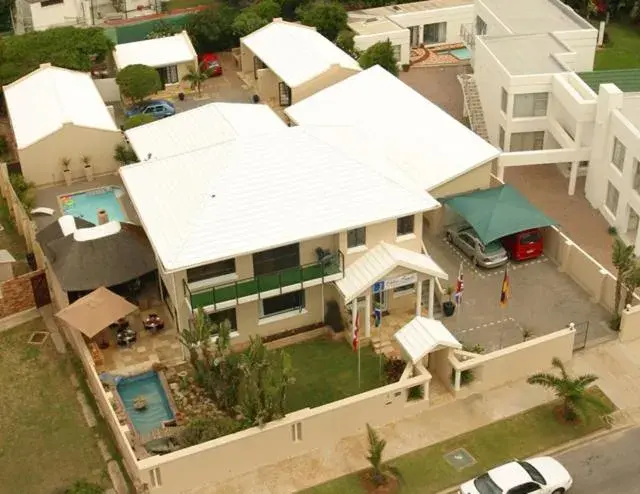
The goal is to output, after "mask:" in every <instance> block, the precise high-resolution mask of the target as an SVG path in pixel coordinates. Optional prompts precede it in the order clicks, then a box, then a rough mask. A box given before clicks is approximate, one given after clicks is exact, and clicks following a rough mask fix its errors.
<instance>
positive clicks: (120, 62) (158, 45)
mask: <svg viewBox="0 0 640 494" xmlns="http://www.w3.org/2000/svg"><path fill="white" fill-rule="evenodd" d="M113 58H114V60H115V62H116V67H117V68H118V70H121V69H124V68H125V67H127V66H128V65H135V64H142V65H148V66H149V67H166V66H167V65H175V64H178V63H184V62H190V61H192V60H195V59H196V58H197V55H196V52H195V50H194V49H193V45H192V44H191V40H190V39H189V35H188V34H187V32H186V31H182V32H181V33H178V34H175V35H173V36H166V37H164V38H155V39H145V40H143V41H136V42H134V43H124V44H121V45H116V48H115V50H113Z"/></svg>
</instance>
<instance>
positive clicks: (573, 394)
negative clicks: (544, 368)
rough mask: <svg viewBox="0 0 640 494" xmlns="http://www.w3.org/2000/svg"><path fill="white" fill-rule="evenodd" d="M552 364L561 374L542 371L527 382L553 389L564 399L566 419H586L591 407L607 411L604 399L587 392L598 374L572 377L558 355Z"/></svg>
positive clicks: (563, 410)
mask: <svg viewBox="0 0 640 494" xmlns="http://www.w3.org/2000/svg"><path fill="white" fill-rule="evenodd" d="M551 364H552V365H553V367H554V368H555V369H557V370H558V371H559V373H560V375H559V376H557V375H555V374H551V373H546V372H540V373H538V374H534V375H533V376H531V377H529V378H528V379H527V382H528V383H529V384H535V385H538V386H542V387H545V388H548V389H551V390H552V391H553V392H554V393H555V395H556V396H557V397H558V398H560V400H562V414H563V416H564V419H565V420H567V421H570V422H573V421H575V420H576V419H578V418H582V419H584V418H585V417H586V413H587V412H588V411H589V410H590V409H594V410H596V411H599V412H602V413H605V412H606V411H607V407H606V406H605V404H604V403H603V402H602V400H600V399H599V398H598V397H597V396H595V395H592V394H590V393H588V392H587V388H588V387H589V385H591V384H593V383H594V382H595V381H597V380H598V376H596V375H594V374H584V375H582V376H578V377H575V378H572V377H571V376H569V374H568V373H567V370H566V369H565V367H564V364H563V363H562V361H561V360H560V359H559V358H558V357H553V360H551Z"/></svg>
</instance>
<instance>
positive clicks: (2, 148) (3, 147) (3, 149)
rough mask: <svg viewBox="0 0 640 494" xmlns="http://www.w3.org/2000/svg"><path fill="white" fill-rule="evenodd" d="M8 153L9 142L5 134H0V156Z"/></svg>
mask: <svg viewBox="0 0 640 494" xmlns="http://www.w3.org/2000/svg"><path fill="white" fill-rule="evenodd" d="M8 153H9V143H8V142H7V138H6V137H5V136H0V157H3V156H6V155H7V154H8Z"/></svg>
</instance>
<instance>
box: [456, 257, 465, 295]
mask: <svg viewBox="0 0 640 494" xmlns="http://www.w3.org/2000/svg"><path fill="white" fill-rule="evenodd" d="M463 292H464V279H463V274H462V263H460V269H459V270H458V281H457V282H456V292H455V295H454V298H455V301H456V305H460V304H462V294H463Z"/></svg>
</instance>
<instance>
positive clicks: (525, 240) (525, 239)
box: [520, 231, 540, 245]
mask: <svg viewBox="0 0 640 494" xmlns="http://www.w3.org/2000/svg"><path fill="white" fill-rule="evenodd" d="M539 241H540V233H538V232H537V231H535V232H528V233H525V234H523V235H522V237H520V245H527V244H535V243H536V242H539Z"/></svg>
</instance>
